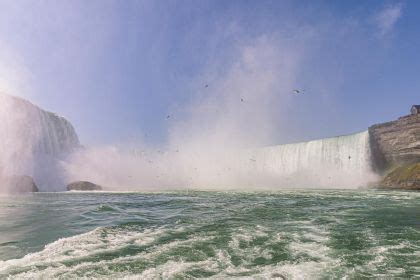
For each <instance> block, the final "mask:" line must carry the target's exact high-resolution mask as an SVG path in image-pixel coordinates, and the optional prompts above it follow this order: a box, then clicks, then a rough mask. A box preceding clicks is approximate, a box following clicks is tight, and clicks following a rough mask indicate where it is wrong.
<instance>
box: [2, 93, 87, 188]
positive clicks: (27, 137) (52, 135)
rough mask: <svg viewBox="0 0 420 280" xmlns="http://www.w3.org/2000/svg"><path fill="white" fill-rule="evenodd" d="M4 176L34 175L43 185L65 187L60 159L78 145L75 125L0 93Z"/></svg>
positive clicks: (37, 181) (21, 100) (41, 185)
mask: <svg viewBox="0 0 420 280" xmlns="http://www.w3.org/2000/svg"><path fill="white" fill-rule="evenodd" d="M0 120H1V123H0V168H1V169H0V171H1V176H10V175H29V176H32V177H33V178H34V179H35V181H36V183H37V184H38V185H39V187H40V189H48V190H54V189H59V188H60V187H62V186H61V185H62V182H61V181H60V180H61V173H62V171H61V170H60V165H59V164H58V163H59V160H60V159H61V158H62V157H65V156H66V155H67V154H68V153H69V152H71V151H72V150H74V149H75V148H77V147H78V146H79V139H78V137H77V134H76V133H75V131H74V128H73V127H72V125H71V124H70V123H69V122H68V121H67V120H66V119H64V118H63V117H60V116H57V115H56V114H54V113H50V112H47V111H44V110H42V109H40V108H38V107H37V106H35V105H33V104H32V103H30V102H28V101H26V100H24V99H21V98H18V97H13V96H10V95H6V94H0Z"/></svg>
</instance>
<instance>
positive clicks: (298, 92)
mask: <svg viewBox="0 0 420 280" xmlns="http://www.w3.org/2000/svg"><path fill="white" fill-rule="evenodd" d="M208 87H209V85H208V84H205V85H204V88H208ZM304 93H305V90H304V89H293V90H292V91H291V94H293V95H301V94H304ZM240 100H241V102H245V99H244V98H243V97H241V99H240ZM171 117H172V115H167V116H166V119H167V120H169V119H170V118H171ZM175 152H176V153H178V152H179V150H178V149H177V150H176V151H175ZM158 153H161V151H158ZM348 159H349V160H351V156H350V155H349V156H348ZM249 160H250V161H251V162H254V163H255V162H256V159H254V158H250V159H249ZM148 163H149V164H152V163H153V161H152V160H148ZM195 170H197V168H195ZM130 177H131V176H130ZM157 177H159V176H157Z"/></svg>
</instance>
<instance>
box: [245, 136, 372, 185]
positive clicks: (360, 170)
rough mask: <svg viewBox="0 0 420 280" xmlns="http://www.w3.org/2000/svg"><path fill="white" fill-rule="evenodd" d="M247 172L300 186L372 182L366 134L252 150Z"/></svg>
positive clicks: (248, 154)
mask: <svg viewBox="0 0 420 280" xmlns="http://www.w3.org/2000/svg"><path fill="white" fill-rule="evenodd" d="M247 157H249V158H248V161H246V160H243V162H246V166H247V167H245V169H254V170H255V171H256V172H258V173H260V174H266V175H268V176H270V177H273V178H278V179H279V180H278V182H283V183H288V184H289V185H292V186H293V185H299V186H312V187H323V186H335V187H339V186H348V187H355V186H361V185H366V183H367V182H369V181H371V180H373V179H374V178H375V175H374V173H373V171H372V168H371V166H372V164H371V151H370V146H369V134H368V132H367V131H364V132H360V133H355V134H351V135H346V136H338V137H332V138H326V139H319V140H314V141H308V142H302V143H296V144H287V145H278V146H271V147H265V148H259V149H254V150H251V151H250V152H249V153H247Z"/></svg>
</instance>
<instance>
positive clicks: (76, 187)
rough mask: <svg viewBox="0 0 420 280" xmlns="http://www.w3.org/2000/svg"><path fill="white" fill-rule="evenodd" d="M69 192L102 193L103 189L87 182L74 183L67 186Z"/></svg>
mask: <svg viewBox="0 0 420 280" xmlns="http://www.w3.org/2000/svg"><path fill="white" fill-rule="evenodd" d="M67 190H68V191H100V190H102V187H101V186H99V185H96V184H94V183H91V182H87V181H78V182H73V183H71V184H68V185H67Z"/></svg>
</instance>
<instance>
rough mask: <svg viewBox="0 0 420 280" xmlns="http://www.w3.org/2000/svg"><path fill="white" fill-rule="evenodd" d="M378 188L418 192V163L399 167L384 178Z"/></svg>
mask: <svg viewBox="0 0 420 280" xmlns="http://www.w3.org/2000/svg"><path fill="white" fill-rule="evenodd" d="M379 185H380V188H398V189H407V190H420V163H415V164H410V165H405V166H400V167H397V168H395V169H394V170H392V171H391V172H389V173H388V174H386V175H385V176H384V178H383V179H382V181H381V183H380V184H379Z"/></svg>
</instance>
